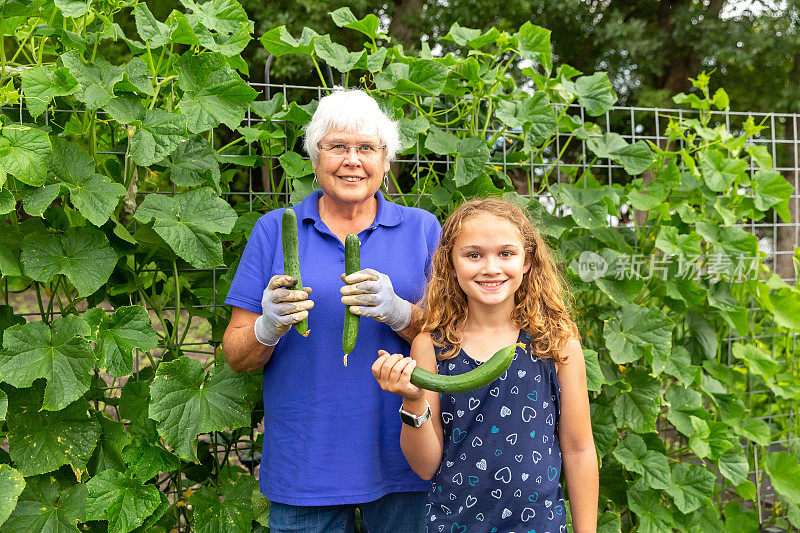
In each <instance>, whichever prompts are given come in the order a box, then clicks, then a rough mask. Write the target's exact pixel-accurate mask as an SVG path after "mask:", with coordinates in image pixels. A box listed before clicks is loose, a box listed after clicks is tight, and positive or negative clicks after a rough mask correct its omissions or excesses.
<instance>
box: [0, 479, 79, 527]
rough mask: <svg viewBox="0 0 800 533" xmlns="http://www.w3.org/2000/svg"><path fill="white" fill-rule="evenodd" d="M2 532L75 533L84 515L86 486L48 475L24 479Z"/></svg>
mask: <svg viewBox="0 0 800 533" xmlns="http://www.w3.org/2000/svg"><path fill="white" fill-rule="evenodd" d="M27 483H28V485H27V486H26V487H25V490H23V491H22V494H21V495H20V497H19V500H18V501H17V506H16V508H15V509H14V512H12V513H11V516H10V517H9V519H8V520H7V521H6V522H5V523H4V524H3V525H2V526H0V532H2V533H21V532H26V533H28V532H31V533H32V532H34V531H36V532H40V531H41V532H45V533H73V532H74V533H78V532H79V531H80V530H79V529H78V522H83V521H84V520H85V516H86V493H87V491H86V485H82V484H80V483H77V484H75V483H71V482H68V481H63V480H61V479H59V478H56V477H51V476H49V475H44V476H38V477H34V478H29V479H27Z"/></svg>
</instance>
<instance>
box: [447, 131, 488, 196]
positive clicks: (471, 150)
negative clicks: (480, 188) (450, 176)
mask: <svg viewBox="0 0 800 533" xmlns="http://www.w3.org/2000/svg"><path fill="white" fill-rule="evenodd" d="M457 154H458V155H456V160H455V163H454V165H455V180H456V186H457V187H463V186H464V185H467V184H469V183H470V182H471V181H472V180H474V179H475V178H477V177H478V176H480V175H481V173H482V172H483V169H484V167H486V163H488V162H489V149H488V148H487V147H486V141H485V140H483V139H482V138H481V137H468V138H466V139H461V140H460V141H458V147H457Z"/></svg>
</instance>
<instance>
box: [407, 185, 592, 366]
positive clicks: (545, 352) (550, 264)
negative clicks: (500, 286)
mask: <svg viewBox="0 0 800 533" xmlns="http://www.w3.org/2000/svg"><path fill="white" fill-rule="evenodd" d="M484 213H488V214H491V215H494V216H497V217H500V218H504V219H506V220H508V221H509V222H511V223H512V224H513V225H514V226H515V227H516V228H517V229H518V230H519V232H520V235H521V237H522V243H523V247H524V250H525V257H526V259H527V258H530V261H531V265H530V268H529V269H528V271H527V272H526V273H525V274H524V275H523V276H522V284H521V285H520V287H519V289H517V292H516V294H515V295H514V301H515V303H516V306H515V308H514V310H513V311H512V313H511V319H512V320H513V322H514V324H515V325H516V326H517V327H518V328H520V329H522V330H525V331H526V332H527V333H528V334H529V335H530V337H531V349H532V352H531V353H532V354H533V355H536V356H538V357H540V358H543V359H553V360H554V361H556V362H558V363H561V362H563V361H561V357H560V356H559V350H560V349H561V348H563V347H564V345H565V344H566V343H567V341H569V340H570V339H572V338H578V339H579V338H580V335H579V334H578V328H577V327H576V326H575V323H574V322H573V321H572V319H571V318H570V313H571V309H572V305H571V300H570V295H569V293H568V292H567V291H566V282H565V280H564V278H563V277H562V276H561V274H560V273H559V271H558V269H557V267H556V262H555V260H554V259H553V255H552V253H551V252H550V249H549V247H548V246H547V243H545V241H544V238H542V236H541V234H540V233H539V232H538V231H537V230H536V228H535V227H534V225H533V223H532V222H531V221H530V219H529V218H528V217H527V216H526V214H525V213H524V212H523V210H522V209H520V208H519V207H517V206H516V205H514V204H512V203H510V202H508V201H505V200H501V199H500V198H491V197H490V198H482V199H474V200H470V201H468V202H466V203H464V204H463V205H461V206H460V207H458V208H457V209H456V210H455V211H453V213H452V214H451V215H450V216H449V217H448V218H447V220H446V221H445V223H444V226H443V227H442V235H441V239H440V242H439V246H438V247H437V248H436V251H435V252H434V254H433V259H432V260H431V281H430V283H429V284H428V287H427V289H426V291H425V295H424V296H423V298H422V301H421V302H420V307H422V310H423V324H422V331H423V332H427V333H430V334H431V338H432V340H433V343H434V345H436V346H438V347H442V346H449V348H448V349H447V350H445V351H443V353H440V354H439V359H440V360H444V359H450V358H452V357H455V355H456V354H457V353H458V351H459V350H460V347H461V341H462V339H461V334H460V333H459V331H460V329H461V328H462V327H463V325H464V323H465V322H466V320H467V312H468V311H467V297H466V295H465V294H464V291H463V290H462V289H461V286H460V285H459V284H458V279H457V278H456V272H455V267H454V266H453V259H452V257H453V245H454V243H455V240H456V237H457V236H458V235H459V233H460V232H461V229H462V227H463V225H464V223H465V222H466V221H467V220H469V219H470V218H472V217H475V216H478V215H481V214H484Z"/></svg>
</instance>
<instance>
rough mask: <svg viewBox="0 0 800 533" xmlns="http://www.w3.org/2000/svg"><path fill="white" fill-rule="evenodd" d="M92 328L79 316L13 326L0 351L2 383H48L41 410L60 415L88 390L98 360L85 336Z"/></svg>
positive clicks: (17, 384)
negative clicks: (41, 380)
mask: <svg viewBox="0 0 800 533" xmlns="http://www.w3.org/2000/svg"><path fill="white" fill-rule="evenodd" d="M88 333H89V328H88V326H87V325H86V322H84V321H83V319H81V318H80V317H78V316H75V315H70V316H66V317H64V318H57V319H55V320H54V321H53V324H52V329H51V328H50V327H48V326H47V325H46V324H43V323H42V322H30V323H28V324H23V325H20V326H13V327H11V328H9V329H7V330H6V331H5V335H4V339H3V349H2V350H1V351H0V369H2V370H0V379H2V381H5V382H6V383H9V384H11V385H13V386H15V387H18V388H21V387H30V386H31V384H33V381H34V380H35V379H39V378H44V379H45V380H47V387H46V388H45V392H44V404H43V405H42V409H46V410H49V411H58V410H59V409H63V408H64V407H66V406H67V405H68V404H70V403H72V402H73V401H75V400H77V399H78V398H80V397H81V396H82V395H83V393H84V392H86V391H87V390H89V384H90V382H91V375H90V372H91V369H92V368H94V364H95V356H94V352H92V347H91V346H90V345H89V341H88V340H86V338H85V336H86V335H88Z"/></svg>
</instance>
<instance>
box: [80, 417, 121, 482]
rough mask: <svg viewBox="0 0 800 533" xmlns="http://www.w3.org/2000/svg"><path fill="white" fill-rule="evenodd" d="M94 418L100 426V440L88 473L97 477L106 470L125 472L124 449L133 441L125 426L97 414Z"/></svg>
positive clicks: (90, 461)
mask: <svg viewBox="0 0 800 533" xmlns="http://www.w3.org/2000/svg"><path fill="white" fill-rule="evenodd" d="M94 417H95V419H96V420H97V422H98V423H99V424H100V439H99V440H98V441H97V446H96V447H95V449H94V453H93V454H92V457H91V459H89V463H88V471H89V473H90V474H92V475H96V474H98V473H100V472H102V471H104V470H109V469H110V470H117V471H119V472H123V471H125V461H124V460H123V458H122V449H123V448H124V447H125V445H126V444H128V443H129V442H130V440H131V438H130V436H128V434H127V433H126V432H125V424H123V423H122V422H118V421H116V420H112V419H110V418H108V417H107V416H105V415H103V414H101V413H99V412H96V413H94Z"/></svg>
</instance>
